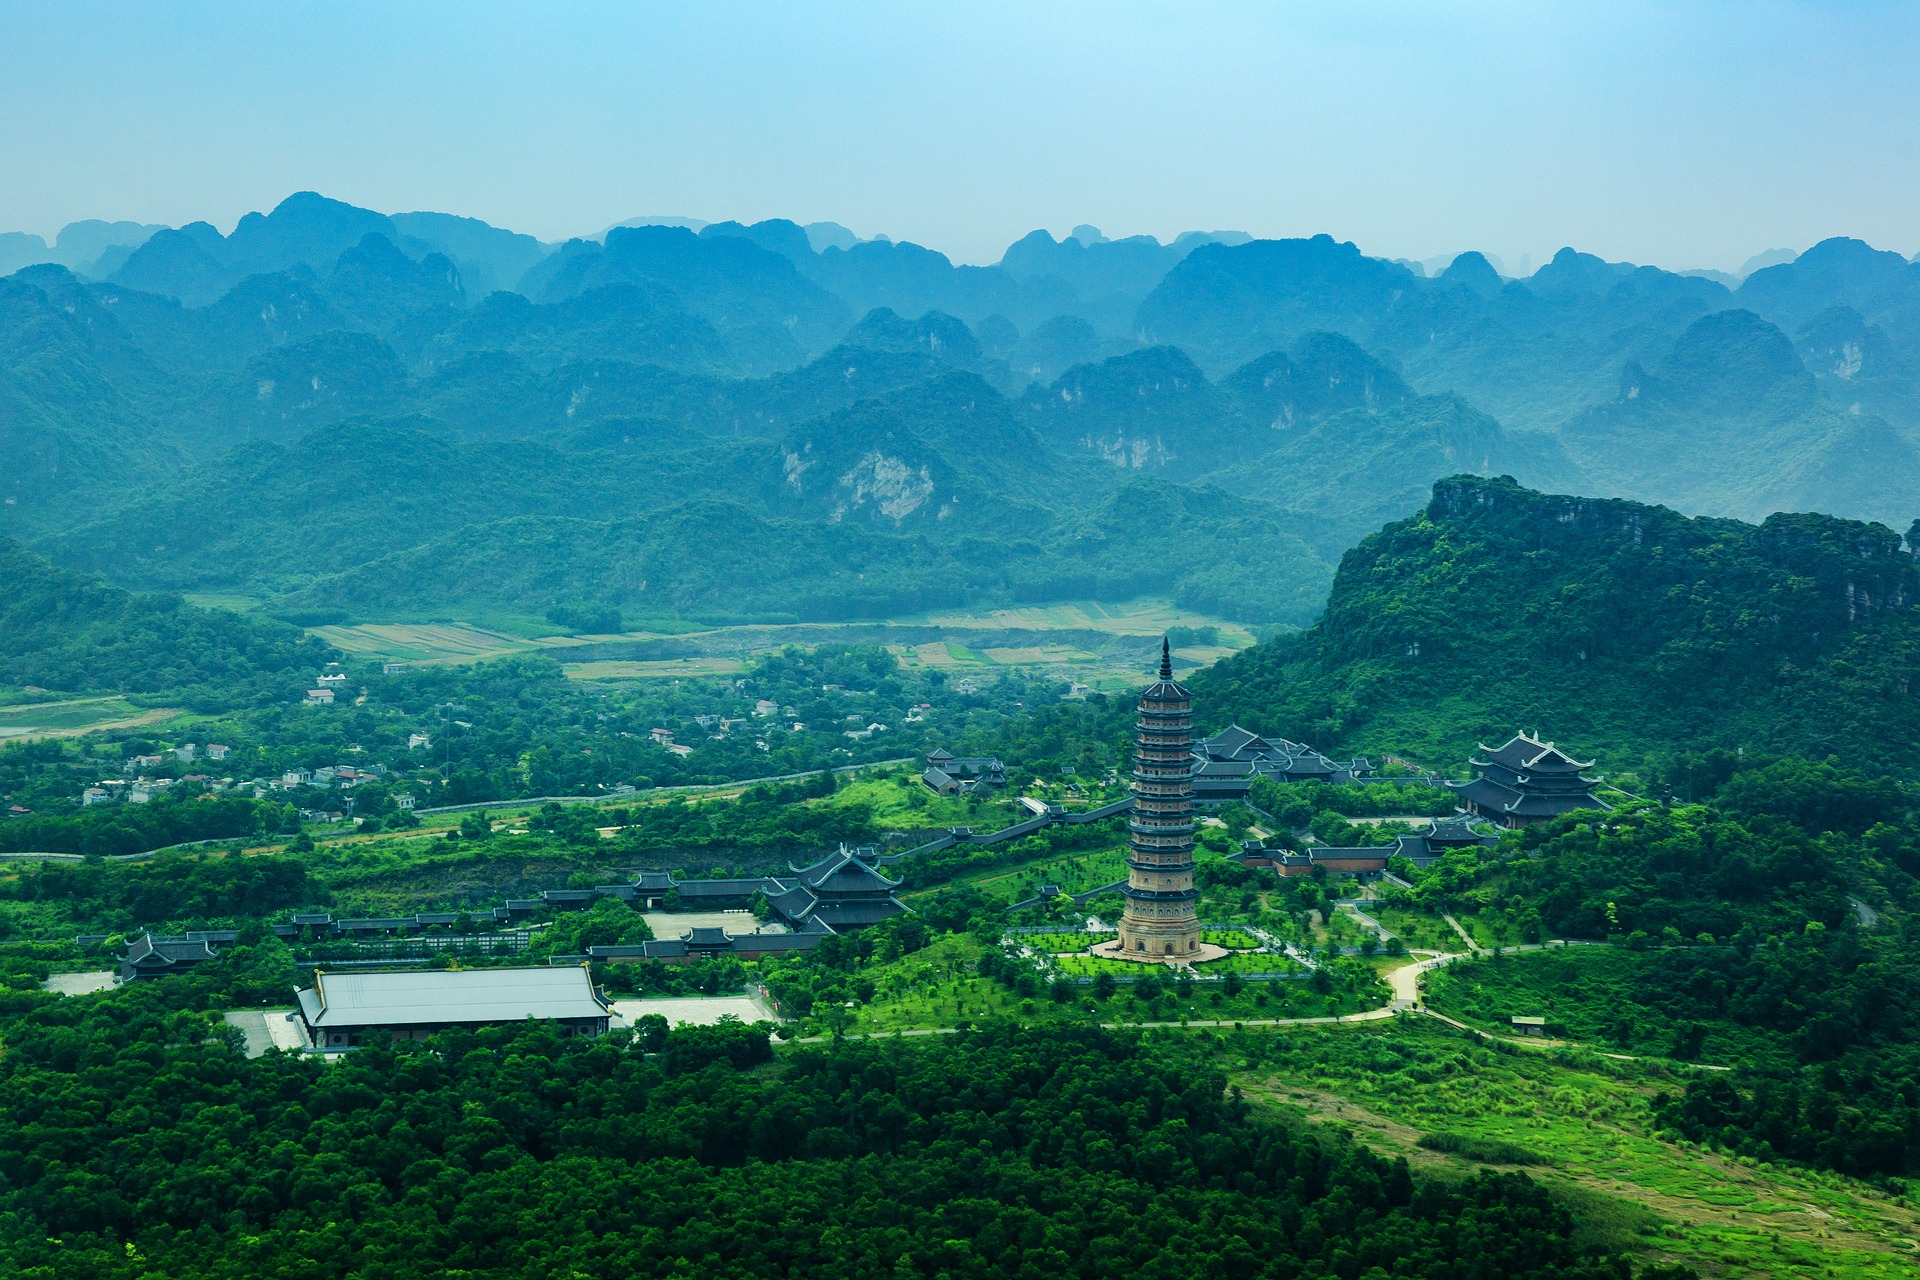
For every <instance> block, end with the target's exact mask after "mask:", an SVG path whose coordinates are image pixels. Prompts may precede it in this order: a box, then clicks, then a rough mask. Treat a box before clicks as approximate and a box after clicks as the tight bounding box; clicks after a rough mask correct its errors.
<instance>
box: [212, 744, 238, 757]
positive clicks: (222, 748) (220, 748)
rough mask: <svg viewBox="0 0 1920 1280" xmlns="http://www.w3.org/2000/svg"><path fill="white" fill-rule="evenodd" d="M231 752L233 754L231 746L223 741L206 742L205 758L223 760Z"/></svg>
mask: <svg viewBox="0 0 1920 1280" xmlns="http://www.w3.org/2000/svg"><path fill="white" fill-rule="evenodd" d="M231 754H233V748H232V747H230V746H228V745H227V744H226V743H224V742H209V743H208V744H207V759H209V760H225V759H226V758H227V757H228V756H229V755H231Z"/></svg>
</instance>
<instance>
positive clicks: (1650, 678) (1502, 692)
mask: <svg viewBox="0 0 1920 1280" xmlns="http://www.w3.org/2000/svg"><path fill="white" fill-rule="evenodd" d="M1917 605H1920V575H1917V574H1916V568H1915V564H1914V560H1913V557H1912V556H1911V555H1909V554H1908V552H1907V551H1906V550H1905V549H1903V547H1902V545H1901V540H1900V538H1899V536H1898V535H1896V534H1894V533H1892V532H1891V531H1889V530H1888V529H1886V528H1884V527H1883V526H1880V525H1872V524H1862V523H1859V522H1856V521H1850V520H1839V519H1835V518H1833V517H1830V516H1821V515H1776V516H1771V517H1769V518H1768V519H1767V520H1766V521H1765V522H1763V523H1761V524H1758V525H1752V524H1744V523H1741V522H1738V521H1733V520H1718V519H1710V518H1705V517H1695V518H1691V519H1689V518H1687V517H1685V516H1682V515H1679V514H1677V513H1675V512H1673V511H1670V510H1668V509H1666V508H1663V507H1651V506H1644V505H1642V504H1639V503H1633V502H1624V501H1618V500H1606V499H1593V498H1573V497H1564V496H1557V495H1551V494H1544V493H1537V492H1534V491H1532V490H1529V489H1526V488H1523V487H1521V486H1520V485H1518V484H1516V483H1514V482H1513V481H1512V480H1510V479H1507V478H1505V477H1501V478H1497V479H1490V480H1489V479H1477V478H1472V477H1464V476H1456V477H1452V478H1449V479H1447V480H1444V481H1442V482H1441V483H1439V484H1437V485H1435V486H1434V490H1433V497H1432V500H1431V501H1430V502H1429V503H1428V504H1427V506H1426V508H1425V509H1424V510H1422V511H1420V512H1418V513H1416V514H1414V515H1413V516H1410V517H1408V518H1406V519H1404V520H1399V521H1396V522H1394V523H1392V524H1389V525H1388V526H1386V527H1385V528H1384V529H1382V530H1381V531H1380V532H1378V533H1376V534H1373V535H1372V536H1370V537H1368V538H1366V539H1365V540H1363V541H1362V542H1361V544H1360V545H1359V546H1358V547H1356V548H1354V550H1352V551H1350V552H1348V553H1347V555H1346V557H1345V558H1344V559H1343V560H1342V561H1341V565H1340V570H1339V573H1338V574H1337V575H1336V577H1335V579H1334V585H1333V592H1332V595H1331V597H1330V598H1329V600H1328V604H1327V610H1326V614H1325V616H1324V617H1322V618H1321V619H1320V620H1319V621H1318V622H1317V623H1315V624H1314V626H1313V627H1312V628H1311V629H1309V630H1308V631H1306V632H1304V633H1302V634H1300V635H1298V636H1291V637H1282V638H1280V639H1277V640H1274V641H1270V642H1267V643H1264V644H1261V645H1258V646H1255V647H1254V648H1252V649H1249V650H1246V651H1244V652H1242V653H1240V654H1238V655H1236V656H1234V657H1232V658H1229V659H1227V660H1226V661H1224V662H1222V663H1220V664H1219V665H1218V666H1216V667H1214V668H1212V669H1211V670H1209V671H1207V672H1205V673H1202V674H1201V675H1199V676H1197V677H1196V678H1195V682H1194V685H1195V693H1196V696H1197V697H1198V698H1200V699H1201V701H1202V702H1203V703H1204V704H1205V705H1207V706H1208V707H1209V708H1211V709H1217V714H1218V715H1219V716H1220V717H1221V718H1222V719H1223V720H1224V719H1238V720H1240V721H1241V722H1242V723H1246V724H1250V725H1258V726H1260V727H1261V728H1262V729H1263V730H1264V731H1266V732H1270V733H1280V734H1285V735H1287V736H1290V737H1297V738H1302V739H1304V740H1307V741H1311V742H1314V743H1316V744H1320V745H1323V746H1338V747H1340V748H1343V749H1347V748H1351V749H1357V750H1366V751H1404V752H1407V753H1409V754H1413V755H1416V756H1418V757H1419V758H1422V759H1425V760H1430V761H1432V762H1434V763H1436V764H1441V765H1444V766H1446V767H1448V768H1456V767H1458V766H1459V765H1460V764H1461V763H1463V762H1464V760H1465V758H1466V756H1467V754H1468V753H1469V752H1470V751H1471V750H1472V749H1473V747H1474V745H1475V743H1476V742H1478V741H1488V742H1500V741H1505V740H1506V738H1507V737H1508V736H1510V735H1511V734H1512V733H1513V732H1514V731H1515V730H1516V729H1521V728H1527V729H1533V730H1537V731H1538V732H1540V733H1541V734H1544V735H1546V736H1547V737H1550V738H1555V739H1557V740H1559V741H1561V742H1563V743H1564V744H1566V745H1568V746H1569V747H1570V748H1571V749H1572V750H1574V751H1575V752H1577V753H1580V754H1581V755H1582V756H1583V758H1584V757H1586V756H1593V755H1597V756H1600V757H1602V758H1603V759H1604V760H1606V762H1607V763H1608V764H1609V765H1616V766H1617V765H1618V764H1620V763H1622V762H1627V761H1634V760H1644V759H1646V758H1648V757H1650V756H1656V755H1667V754H1671V753H1673V752H1676V751H1683V750H1695V751H1700V750H1707V749H1712V748H1720V749H1724V750H1727V751H1735V750H1738V749H1741V748H1745V749H1747V750H1749V751H1754V750H1758V751H1766V752H1780V753H1789V754H1797V755H1805V756H1812V757H1816V758H1818V757H1824V756H1827V755H1830V754H1831V755H1836V756H1838V757H1840V758H1841V759H1842V760H1844V761H1846V762H1848V763H1850V764H1855V765H1860V766H1864V767H1869V768H1875V769H1890V768H1906V767H1910V766H1912V765H1913V764H1915V763H1916V762H1920V747H1916V745H1915V744H1916V742H1920V610H1917V608H1916V606H1917Z"/></svg>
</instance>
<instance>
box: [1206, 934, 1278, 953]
mask: <svg viewBox="0 0 1920 1280" xmlns="http://www.w3.org/2000/svg"><path fill="white" fill-rule="evenodd" d="M1200 941H1202V942H1211V943H1212V944H1213V945H1214V946H1216V947H1225V948H1227V949H1228V950H1229V951H1258V950H1259V949H1260V948H1261V947H1263V946H1265V945H1266V943H1264V942H1262V941H1260V939H1258V938H1256V937H1254V936H1253V935H1252V934H1250V933H1248V932H1247V931H1246V930H1245V929H1202V930H1200Z"/></svg>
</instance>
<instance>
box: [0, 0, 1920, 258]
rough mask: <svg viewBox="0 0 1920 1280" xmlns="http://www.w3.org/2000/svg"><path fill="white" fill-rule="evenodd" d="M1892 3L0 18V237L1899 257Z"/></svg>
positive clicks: (253, 8) (985, 250)
mask: <svg viewBox="0 0 1920 1280" xmlns="http://www.w3.org/2000/svg"><path fill="white" fill-rule="evenodd" d="M1917 69H1920V6H1914V5H1910V4H1878V3H1861V2H1849V3H1798V4H1794V3H1767V2H1765V0H1743V2H1740V3H1709V2H1705V0H1702V2H1698V3H1668V4H1649V3H1634V2H1632V0H1611V2H1609V3H1603V4H1583V5H1556V4H1551V3H1540V2H1537V0H1536V2H1531V3H1522V2H1515V3H1508V4H1495V3H1480V4H1476V3H1457V4H1441V3H1424V4H1414V3H1368V2H1365V0H1345V2H1343V3H1327V4H1283V3H1274V2H1269V3H1246V4H1239V3H1200V2H1198V0H1188V2H1186V3H1177V4H1176V3H1165V4H1125V3H1115V2H1112V0H1109V2H1107V3H1100V4H1069V3H1057V4H1049V3H1042V2H1036V0H1026V2H1025V3H1019V4H997V3H986V2H984V0H965V2H964V3H930V2H922V0H890V2H889V3H883V4H860V3H836V4H803V3H796V2H792V0H788V2H786V3H763V4H746V3H724V2H721V0H681V2H680V3H676V4H650V3H635V2H633V0H627V2H625V3H617V4H576V5H565V4H558V3H539V4H533V3H528V4H517V5H502V4H484V3H476V2H474V0H462V2H461V3H457V4H454V3H425V2H423V0H403V2H402V3H398V4H396V3H392V2H391V0H389V2H388V3H383V4H377V5H376V4H361V3H347V2H342V0H327V3H323V4H322V3H313V4H303V3H288V2H287V0H276V2H275V3H272V4H258V3H246V4H206V3H193V2H192V0H168V2H167V3H164V4H136V3H121V4H87V3H83V2H81V0H55V2H53V3H40V2H38V0H0V230H9V229H17V230H26V231H36V232H39V233H41V234H43V235H46V236H47V237H48V238H51V237H52V234H53V233H54V232H55V231H56V230H58V229H59V227H60V226H61V225H62V224H63V223H65V222H68V221H70V220H72V219H76V218H83V217H105V218H134V219H138V220H141V221H150V222H166V223H173V224H178V223H182V222H187V221H191V220H193V219H196V218H204V219H206V220H208V221H210V222H212V223H214V224H215V225H217V226H219V227H220V228H221V229H222V230H223V231H224V230H228V229H230V228H231V226H232V224H233V222H234V221H235V220H236V219H237V218H238V217H239V215H240V214H242V213H244V212H246V211H247V210H249V209H264V208H270V207H271V206H272V205H273V204H274V203H276V202H277V201H278V200H280V199H281V198H282V197H283V196H285V195H286V194H287V193H289V192H291V191H295V190H301V189H312V190H317V191H321V192H324V193H325V194H328V195H331V196H335V197H338V198H340V199H344V200H350V201H352V202H354V203H356V204H361V205H367V206H370V207H373V208H377V209H382V210H386V211H401V210H411V209H441V210H446V211H449V212H455V213H466V214H472V215H474V216H477V217H482V218H485V219H487V220H488V221H490V222H493V223H496V224H499V225H502V226H510V227H514V228H516V229H519V230H525V231H530V232H532V233H534V234H536V235H539V236H541V237H543V238H548V239H556V238H561V237H564V236H567V235H570V234H580V233H591V232H593V231H596V230H598V229H599V228H601V227H603V226H605V225H607V224H608V223H612V222H616V221H619V220H622V219H625V218H628V217H632V216H634V215H637V214H685V215H689V216H694V217H701V218H707V219H721V218H729V217H732V218H739V219H741V220H743V221H751V220H754V219H757V218H762V217H774V216H780V217H790V218H794V219H796V220H798V221H802V222H805V221H811V220H817V219H831V220H834V221H838V222H843V223H846V224H847V225H848V226H850V227H852V228H853V229H854V230H856V231H858V232H860V233H861V234H863V235H871V234H874V233H876V232H884V233H887V234H890V235H893V236H894V237H896V238H905V239H912V240H916V241H919V242H920V243H923V244H926V245H930V246H932V247H934V248H938V249H942V250H945V251H946V252H948V253H950V254H952V255H953V256H954V257H956V258H959V259H963V260H967V261H993V260H995V259H997V258H998V257H999V254H1000V251H1001V250H1002V249H1003V248H1004V247H1005V245H1006V244H1007V243H1008V242H1009V241H1010V240H1012V239H1014V238H1015V237H1017V236H1019V235H1020V234H1022V233H1024V232H1026V231H1028V230H1030V229H1032V228H1034V227H1047V228H1049V229H1051V230H1052V231H1054V232H1055V234H1064V233H1065V232H1066V231H1067V230H1068V229H1069V228H1070V227H1072V226H1073V225H1074V224H1075V223H1079V222H1091V223H1095V224H1097V225H1099V226H1100V227H1102V228H1104V229H1105V230H1106V231H1107V233H1108V234H1109V235H1125V234H1132V233H1137V232H1149V233H1153V234H1156V235H1160V236H1163V237H1164V236H1167V235H1170V234H1172V233H1174V232H1177V231H1180V230H1183V229H1187V228H1203V229H1213V228H1224V227H1231V228H1239V229H1243V230H1246V231H1250V232H1253V233H1254V234H1256V235H1270V236H1286V235H1303V234H1311V233H1315V232H1320V231H1326V232H1331V233H1332V234H1334V235H1335V236H1338V237H1340V238H1341V239H1350V240H1354V241H1357V242H1358V243H1359V244H1360V246H1361V247H1362V248H1363V249H1365V250H1366V251H1367V252H1369V253H1375V254H1381V255H1385V256H1407V257H1416V258H1424V257H1430V256H1433V255H1436V254H1441V253H1447V252H1452V251H1456V250H1460V249H1466V248H1481V249H1485V250H1488V251H1491V252H1494V253H1497V254H1499V255H1501V256H1502V257H1503V258H1505V259H1506V260H1507V264H1508V267H1509V269H1510V270H1511V269H1513V268H1515V267H1517V266H1518V263H1519V259H1520V257H1521V255H1522V254H1527V255H1531V257H1532V259H1533V261H1534V262H1535V264H1536V265H1537V263H1538V262H1539V261H1541V260H1542V259H1543V258H1544V257H1545V256H1546V255H1549V254H1551V253H1552V252H1553V250H1554V249H1556V248H1557V247H1559V246H1560V245H1563V244H1572V245H1575V246H1577V247H1579V248H1582V249H1585V250H1589V251H1591V252H1596V253H1601V254H1604V255H1605V256H1607V257H1609V258H1626V259H1631V260H1634V261H1638V262H1653V263H1658V264H1660V265H1663V266H1669V267H1689V266H1714V267H1732V266H1736V265H1738V264H1739V263H1740V262H1741V261H1743V260H1744V259H1745V258H1746V257H1747V256H1748V255H1750V254H1752V253H1755V252H1758V251H1760V250H1763V249H1767V248H1772V247H1775V246H1787V247H1793V248H1804V247H1805V246H1806V245H1808V244H1810V243H1812V242H1813V241H1815V240H1818V239H1820V238H1822V237H1825V236H1829V235H1835V234H1849V235H1857V236H1860V237H1862V238H1864V239H1866V240H1869V241H1871V242H1873V243H1875V244H1877V245H1881V246H1883V247H1887V248H1894V249H1899V250H1901V251H1902V252H1905V253H1909V254H1911V253H1912V252H1914V251H1915V250H1916V249H1920V74H1917V73H1916V72H1917Z"/></svg>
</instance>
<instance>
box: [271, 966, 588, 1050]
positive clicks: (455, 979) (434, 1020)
mask: <svg viewBox="0 0 1920 1280" xmlns="http://www.w3.org/2000/svg"><path fill="white" fill-rule="evenodd" d="M611 1016H612V1014H611V1011H610V1009H609V1008H608V1006H607V1003H606V1001H604V1000H602V999H601V998H600V993H599V992H598V991H597V990H595V989H594V985H593V979H592V977H591V976H590V975H589V974H588V972H587V967H586V966H585V965H555V966H552V967H541V968H527V969H408V970H400V971H397V972H394V971H389V972H384V973H325V972H322V971H319V970H316V971H315V972H314V975H313V985H312V986H311V987H307V988H305V989H303V990H302V991H301V992H300V1019H301V1021H302V1022H304V1023H305V1024H306V1028H307V1037H308V1039H309V1040H310V1041H311V1042H312V1044H313V1046H314V1048H316V1049H321V1050H329V1051H331V1050H338V1049H353V1048H357V1047H359V1046H361V1045H363V1044H382V1043H387V1042H390V1041H396V1040H424V1039H426V1038H427V1037H428V1036H430V1035H432V1034H433V1033H434V1032H436V1031H445V1030H447V1029H448V1028H451V1027H468V1028H472V1027H491V1026H500V1025H502V1024H507V1023H515V1022H525V1021H526V1020H527V1019H529V1018H539V1019H547V1018H551V1019H553V1020H554V1021H555V1022H558V1023H559V1024H560V1026H561V1029H562V1030H564V1031H568V1032H571V1033H572V1034H574V1035H582V1036H597V1035H601V1034H604V1033H605V1031H606V1029H607V1020H608V1018H609V1017H611Z"/></svg>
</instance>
